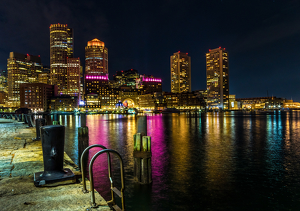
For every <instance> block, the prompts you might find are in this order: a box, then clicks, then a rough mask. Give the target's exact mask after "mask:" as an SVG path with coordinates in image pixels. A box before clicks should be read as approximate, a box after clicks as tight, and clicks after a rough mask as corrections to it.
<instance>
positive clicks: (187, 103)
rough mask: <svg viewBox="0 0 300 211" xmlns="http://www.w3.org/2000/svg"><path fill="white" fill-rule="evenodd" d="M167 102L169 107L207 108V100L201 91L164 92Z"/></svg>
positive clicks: (186, 108) (184, 108) (183, 108)
mask: <svg viewBox="0 0 300 211" xmlns="http://www.w3.org/2000/svg"><path fill="white" fill-rule="evenodd" d="M164 98H165V102H166V104H167V107H168V108H176V109H181V110H195V109H197V110H199V109H205V106H206V104H205V100H204V97H203V95H201V94H200V93H199V91H193V92H183V93H172V92H165V93H164Z"/></svg>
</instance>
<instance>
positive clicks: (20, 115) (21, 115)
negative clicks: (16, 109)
mask: <svg viewBox="0 0 300 211" xmlns="http://www.w3.org/2000/svg"><path fill="white" fill-rule="evenodd" d="M18 116H19V121H18V122H23V120H22V118H23V114H18Z"/></svg>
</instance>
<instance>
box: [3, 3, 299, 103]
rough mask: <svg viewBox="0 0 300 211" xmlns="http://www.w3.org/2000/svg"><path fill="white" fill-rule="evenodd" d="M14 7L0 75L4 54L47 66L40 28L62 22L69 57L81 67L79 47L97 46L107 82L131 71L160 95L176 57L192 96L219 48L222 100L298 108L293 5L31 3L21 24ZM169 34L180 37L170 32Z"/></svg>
mask: <svg viewBox="0 0 300 211" xmlns="http://www.w3.org/2000/svg"><path fill="white" fill-rule="evenodd" d="M18 2H19V3H20V1H15V2H14V3H7V4H6V5H4V6H3V7H2V8H1V9H0V12H1V14H2V16H1V19H0V27H1V28H2V29H3V30H1V31H2V33H0V39H1V40H2V41H3V43H2V46H1V50H0V69H6V59H7V57H8V55H9V52H20V53H24V54H26V53H28V54H31V55H41V59H42V63H43V64H44V65H49V64H50V61H49V57H50V55H49V52H50V49H49V29H48V26H49V25H50V24H53V23H65V24H68V26H70V27H71V28H73V33H74V43H75V44H74V56H75V57H80V59H81V63H82V64H84V63H83V62H84V47H85V46H86V43H87V41H89V40H92V39H94V38H98V39H100V40H101V41H103V42H105V45H106V46H107V48H108V49H109V58H110V62H109V67H108V70H109V74H110V76H111V75H113V74H114V73H115V71H120V70H126V69H131V68H133V69H137V70H139V72H140V73H143V74H152V75H155V76H157V77H159V78H162V80H163V90H164V91H170V81H171V80H170V74H169V72H170V63H169V58H170V56H171V55H172V54H173V53H174V52H176V51H182V52H187V53H188V54H189V56H191V60H192V66H191V75H192V90H197V89H205V88H206V66H205V62H206V61H205V53H206V52H207V51H208V49H214V48H218V47H219V46H222V47H225V48H226V50H228V52H229V54H230V58H229V60H230V67H229V69H230V94H235V95H236V97H237V98H247V97H264V96H267V95H269V96H277V97H284V98H287V99H291V98H292V99H293V100H295V101H300V95H299V94H298V92H297V90H298V89H300V85H299V83H298V81H299V79H300V76H299V73H298V72H299V65H298V61H297V60H298V58H299V56H300V55H299V53H298V52H297V50H296V49H297V46H298V45H299V44H300V41H299V39H298V36H299V34H300V27H299V25H300V24H299V23H300V15H299V14H298V12H297V11H298V9H299V7H300V3H299V2H297V1H285V3H282V2H278V1H265V2H259V1H252V2H243V3H241V2H238V1H231V2H228V1H225V0H223V1H214V2H202V3H199V2H194V1H188V2H187V3H186V4H185V5H182V4H179V2H176V1H174V2H172V3H171V2H166V1H163V2H153V3H138V2H132V3H125V2H122V3H120V5H119V6H118V7H115V6H113V5H111V3H109V2H103V3H101V9H99V4H98V3H95V2H93V1H88V2H87V3H83V4H80V5H77V4H76V3H78V2H76V1H64V2H63V3H61V2H58V1H50V2H48V3H45V4H41V3H39V2H38V1H34V0H33V1H31V2H29V3H28V10H29V12H28V11H27V12H26V17H27V18H26V19H25V20H24V21H23V19H21V17H24V10H23V6H21V5H22V4H21V3H20V4H18ZM210 11H214V12H215V14H214V12H212V13H210ZM87 14H88V15H87ZM21 20H22V21H21ZM31 20H35V21H34V22H31ZM29 21H30V23H32V24H28V22H29ZM177 27H184V30H183V31H179V32H177V33H175V31H174V29H175V28H177ZM20 32H22V33H20ZM37 43H38V44H37Z"/></svg>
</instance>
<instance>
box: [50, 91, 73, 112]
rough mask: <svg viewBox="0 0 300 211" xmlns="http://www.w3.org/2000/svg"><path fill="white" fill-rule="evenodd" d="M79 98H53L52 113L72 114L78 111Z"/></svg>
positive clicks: (67, 96)
mask: <svg viewBox="0 0 300 211" xmlns="http://www.w3.org/2000/svg"><path fill="white" fill-rule="evenodd" d="M78 104H79V103H78V97H77V96H69V95H60V96H56V97H52V98H51V111H55V112H72V111H75V110H78V107H79V106H78Z"/></svg>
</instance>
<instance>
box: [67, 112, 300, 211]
mask: <svg viewBox="0 0 300 211" xmlns="http://www.w3.org/2000/svg"><path fill="white" fill-rule="evenodd" d="M299 114H300V113H299V112H297V111H292V112H277V113H272V114H261V113H255V112H224V113H213V112H211V113H205V114H197V115H188V114H167V115H165V114H164V115H162V114H149V115H148V116H147V130H148V135H149V136H151V139H152V179H153V184H151V185H144V186H143V185H137V184H135V183H134V181H133V156H132V154H133V135H134V134H135V133H136V130H137V117H135V116H129V115H118V114H105V115H101V114H100V115H88V116H87V126H88V127H89V143H90V145H92V144H102V145H104V146H106V147H107V148H110V149H114V150H116V151H118V152H119V153H120V154H121V156H122V157H123V159H124V165H125V180H126V183H125V184H126V190H125V197H126V208H127V210H299V208H300V200H299V194H300V179H299V175H300V164H299V158H300V152H299V150H300V145H299V138H300V128H299V127H300V122H299V121H300V115H299ZM78 118H80V117H78V116H70V117H69V116H68V117H64V116H62V119H61V121H62V124H64V125H66V126H67V128H66V132H67V135H66V144H65V145H66V149H65V150H66V152H67V153H68V154H69V155H70V157H71V158H72V159H73V160H75V159H76V158H77V157H76V156H77V155H76V152H77V151H76V150H77V148H76V147H77V143H76V141H77V127H78V126H79V125H78V121H79V119H78ZM71 133H73V134H71ZM74 133H75V135H74ZM97 151H98V150H97V149H94V150H92V151H91V153H90V154H89V159H91V157H92V156H93V154H94V153H96V152H97ZM113 157H115V156H113ZM113 167H114V168H113V172H114V177H113V180H114V182H116V186H117V187H120V172H119V162H118V160H117V159H116V158H114V159H113ZM94 180H95V183H96V187H97V188H96V189H97V190H98V191H99V192H100V194H101V195H103V196H104V198H105V199H109V198H110V192H109V188H110V184H109V180H108V178H107V157H106V155H101V156H100V157H98V158H97V160H96V162H95V164H94Z"/></svg>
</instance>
